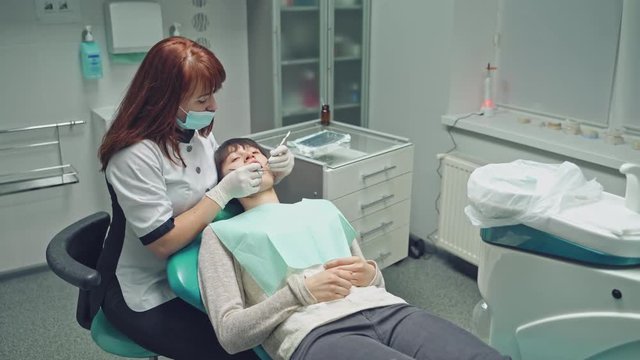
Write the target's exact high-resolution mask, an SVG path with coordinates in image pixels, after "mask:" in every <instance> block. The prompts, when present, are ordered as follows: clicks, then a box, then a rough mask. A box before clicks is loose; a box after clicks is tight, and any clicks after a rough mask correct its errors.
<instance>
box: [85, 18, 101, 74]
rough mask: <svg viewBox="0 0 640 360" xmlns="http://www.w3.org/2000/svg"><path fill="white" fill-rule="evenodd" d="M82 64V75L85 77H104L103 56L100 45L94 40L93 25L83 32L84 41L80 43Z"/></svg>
mask: <svg viewBox="0 0 640 360" xmlns="http://www.w3.org/2000/svg"><path fill="white" fill-rule="evenodd" d="M80 64H81V65H82V76H83V77H84V78H85V79H89V80H91V79H101V78H102V56H101V55H100V46H98V44H97V43H96V42H95V41H94V39H93V34H92V33H91V25H87V26H85V28H84V31H83V32H82V43H81V44H80Z"/></svg>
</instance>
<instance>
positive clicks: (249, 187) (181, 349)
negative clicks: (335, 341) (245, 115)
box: [92, 37, 294, 359]
mask: <svg viewBox="0 0 640 360" xmlns="http://www.w3.org/2000/svg"><path fill="white" fill-rule="evenodd" d="M225 77H226V73H225V70H224V68H223V66H222V64H221V63H220V61H219V60H218V58H217V57H216V56H215V55H214V54H213V53H212V52H211V51H209V50H208V49H206V48H204V47H202V46H200V45H199V44H197V43H195V42H193V41H191V40H188V39H185V38H182V37H170V38H167V39H164V40H162V41H160V42H159V43H157V44H156V45H154V46H153V47H152V48H151V50H149V52H148V53H147V55H146V57H145V58H144V60H143V61H142V64H141V65H140V67H139V69H138V71H137V73H136V74H135V76H134V78H133V80H132V82H131V84H130V86H129V89H128V91H127V93H126V95H125V97H124V99H123V101H122V103H121V104H120V107H119V109H118V112H117V115H116V117H115V119H114V121H113V123H112V125H111V127H110V128H109V130H108V131H107V133H106V134H105V136H104V139H103V141H102V144H101V146H100V149H99V158H100V161H101V163H102V170H103V171H104V172H105V175H106V180H107V186H108V188H109V193H110V195H111V200H112V207H113V214H112V216H113V218H112V222H111V226H110V229H109V234H108V236H107V239H106V240H105V246H104V249H103V252H102V254H101V257H100V260H99V261H98V265H97V267H98V270H99V271H100V272H101V274H102V276H103V279H102V282H103V288H102V289H101V290H102V291H98V292H96V295H94V296H93V298H92V305H93V307H94V309H97V307H99V306H101V307H102V309H103V311H104V313H105V315H106V317H107V319H108V320H109V321H110V322H111V323H112V324H113V325H114V326H115V327H116V328H118V330H120V331H121V332H122V333H124V334H125V335H127V336H128V337H130V338H131V339H132V340H133V341H135V342H136V343H138V344H139V345H141V346H143V347H144V348H146V349H148V350H150V351H153V352H155V353H157V354H159V355H163V356H167V357H170V358H174V359H204V358H207V359H214V358H215V359H224V358H229V359H250V358H255V355H253V353H252V352H244V353H241V354H236V355H234V356H231V355H228V354H227V353H226V352H225V351H224V350H223V349H222V347H221V346H220V344H219V343H218V341H217V339H216V336H215V333H214V330H213V327H212V326H211V322H210V321H209V319H208V318H207V315H206V314H205V313H203V312H201V311H200V310H198V309H196V308H194V307H193V306H191V305H189V304H188V303H186V302H184V301H183V300H181V299H180V298H177V297H176V295H175V294H174V293H173V291H172V290H171V289H170V287H169V284H168V281H167V275H166V259H167V257H169V256H170V255H171V254H173V253H175V252H176V251H178V250H180V249H181V248H183V247H184V246H186V245H187V244H189V243H190V242H191V241H192V239H193V238H194V237H196V235H198V234H199V233H200V232H201V231H202V230H203V229H204V228H205V226H206V225H207V224H209V223H210V222H211V221H212V220H213V218H214V217H215V216H216V214H217V213H218V212H219V211H220V210H221V209H222V208H224V206H225V205H226V204H227V202H228V201H229V200H231V199H233V198H238V197H245V196H248V195H251V194H253V193H255V192H257V191H258V189H259V186H260V182H261V175H260V173H259V172H258V171H257V170H258V169H259V168H260V165H259V164H250V165H247V166H244V167H242V168H240V169H238V170H236V171H234V172H233V174H230V175H229V176H226V177H225V178H224V179H223V180H222V181H220V182H219V183H218V174H217V172H216V168H215V165H214V161H213V154H214V151H215V149H216V148H217V147H218V143H217V142H216V140H215V138H214V137H213V135H212V133H211V130H212V127H213V123H214V114H215V111H216V109H217V104H216V100H215V97H214V94H215V93H216V91H218V90H219V89H220V88H221V87H222V83H223V82H224V80H225ZM272 155H273V156H272V157H271V159H272V162H271V163H270V168H271V170H272V171H275V172H276V174H277V177H278V180H280V179H282V177H284V176H286V175H288V174H289V173H290V172H291V170H292V168H293V163H294V160H293V156H292V154H291V153H290V152H289V151H288V150H287V147H286V146H280V147H278V148H276V149H274V150H273V151H272ZM225 356H226V357H225Z"/></svg>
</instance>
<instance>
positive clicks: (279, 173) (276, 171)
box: [268, 145, 294, 184]
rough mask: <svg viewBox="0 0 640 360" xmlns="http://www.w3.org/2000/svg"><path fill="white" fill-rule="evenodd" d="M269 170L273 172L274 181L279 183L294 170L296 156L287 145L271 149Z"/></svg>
mask: <svg viewBox="0 0 640 360" xmlns="http://www.w3.org/2000/svg"><path fill="white" fill-rule="evenodd" d="M270 154H271V157H270V158H269V160H268V162H269V170H271V172H272V173H273V176H274V178H275V179H274V182H275V183H276V184H277V183H279V182H280V180H282V179H284V177H285V176H287V175H289V174H291V170H293V162H294V161H293V159H294V156H293V154H292V153H291V151H289V148H288V147H287V146H286V145H280V146H278V147H277V148H275V149H273V150H271V151H270Z"/></svg>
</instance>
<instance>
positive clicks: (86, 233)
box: [46, 212, 158, 360]
mask: <svg viewBox="0 0 640 360" xmlns="http://www.w3.org/2000/svg"><path fill="white" fill-rule="evenodd" d="M109 223H110V217H109V214H108V213H106V212H98V213H95V214H93V215H89V216H87V217H85V218H83V219H80V220H78V221H76V222H75V223H73V224H71V225H69V226H67V227H66V228H65V229H63V230H62V231H60V232H59V233H57V234H56V235H55V236H54V237H53V239H51V241H50V242H49V245H48V246H47V250H46V258H47V264H49V268H50V269H51V270H52V271H53V272H54V273H55V274H56V275H58V276H59V277H60V278H62V279H63V280H65V281H66V282H68V283H70V284H71V285H74V286H76V287H78V288H79V290H80V292H79V294H78V304H77V307H76V320H77V321H78V324H80V326H82V327H83V328H85V329H87V330H90V331H91V337H92V338H93V341H94V342H95V343H96V344H97V345H98V346H99V347H100V348H101V349H102V350H104V351H106V352H108V353H111V354H114V355H119V356H123V357H129V358H149V359H156V360H157V358H158V357H157V355H156V354H154V353H153V352H151V351H148V350H146V349H144V348H143V347H141V346H139V345H138V344H136V343H135V342H133V341H132V340H130V339H129V338H128V337H126V336H125V335H124V334H122V333H121V332H120V331H118V330H116V329H115V328H114V327H113V326H112V325H111V324H110V323H109V321H108V320H107V318H106V317H105V316H104V313H103V312H102V310H98V312H97V314H96V315H95V316H92V314H91V309H90V301H89V300H90V296H91V292H92V291H93V290H95V289H97V288H98V287H99V285H100V282H101V280H102V278H101V276H100V273H99V272H98V271H96V270H95V269H96V263H97V261H98V257H99V256H100V252H101V251H102V244H103V242H104V239H105V236H106V233H107V229H108V228H109Z"/></svg>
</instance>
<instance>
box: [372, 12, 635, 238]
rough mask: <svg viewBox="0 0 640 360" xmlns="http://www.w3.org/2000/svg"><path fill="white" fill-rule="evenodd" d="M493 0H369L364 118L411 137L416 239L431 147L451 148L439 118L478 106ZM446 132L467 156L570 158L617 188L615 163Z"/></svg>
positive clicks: (427, 223)
mask: <svg viewBox="0 0 640 360" xmlns="http://www.w3.org/2000/svg"><path fill="white" fill-rule="evenodd" d="M498 4H499V0H485V1H475V0H456V1H448V0H429V1H424V0H400V1H393V0H375V1H373V4H372V6H373V8H372V36H371V39H372V40H371V41H372V43H371V79H370V81H371V90H370V113H369V115H370V122H369V123H370V127H371V128H373V129H376V130H380V131H385V132H389V133H393V134H397V135H401V136H405V137H408V138H409V139H411V141H412V142H413V143H414V144H415V159H414V171H415V172H414V177H413V196H412V205H411V232H412V233H413V234H415V235H417V236H419V237H421V238H426V237H427V235H429V234H430V233H431V232H432V231H434V230H435V229H436V228H437V213H436V210H435V201H436V198H437V197H438V193H439V191H440V178H439V177H438V175H437V173H436V170H437V168H438V161H437V160H436V154H437V153H442V152H446V151H448V150H451V149H452V147H453V143H452V142H451V139H450V138H449V135H448V134H447V132H446V128H445V127H443V126H442V125H441V122H440V121H441V120H440V117H441V115H443V114H445V113H467V112H471V111H477V110H478V109H479V106H480V104H481V101H482V89H483V87H482V86H483V79H484V74H485V72H484V68H485V67H486V64H487V62H495V59H494V49H493V36H494V33H495V30H496V27H497V24H496V23H497V12H498V9H499V8H498ZM452 134H453V136H454V138H455V141H456V144H457V147H456V151H457V152H460V153H462V154H464V155H466V156H468V157H471V158H475V159H478V160H480V161H484V162H507V161H512V160H515V159H518V158H521V159H531V160H535V161H546V162H560V161H564V160H568V161H573V162H575V163H576V164H578V165H579V166H580V167H581V168H582V169H583V171H584V172H585V175H586V176H587V177H589V178H593V177H595V178H597V180H598V181H599V182H600V183H602V184H603V186H604V188H605V190H606V191H609V192H612V193H615V194H618V195H624V186H625V185H624V178H623V177H622V176H621V175H620V174H618V173H617V171H615V170H614V169H609V168H604V167H601V166H597V165H593V164H589V163H585V162H581V161H577V160H575V159H571V158H567V157H564V156H559V155H556V154H552V153H548V152H545V151H542V150H537V149H533V148H529V147H526V146H522V145H519V144H514V143H510V142H506V141H500V140H496V139H494V138H490V137H486V136H482V135H477V134H473V133H469V132H465V131H459V130H453V132H452Z"/></svg>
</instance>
